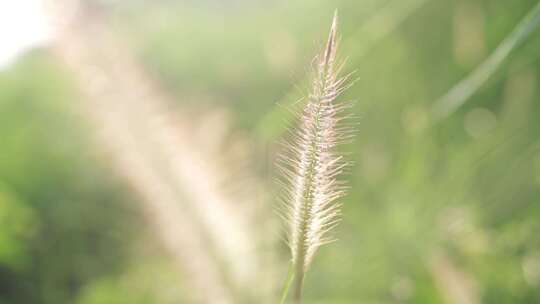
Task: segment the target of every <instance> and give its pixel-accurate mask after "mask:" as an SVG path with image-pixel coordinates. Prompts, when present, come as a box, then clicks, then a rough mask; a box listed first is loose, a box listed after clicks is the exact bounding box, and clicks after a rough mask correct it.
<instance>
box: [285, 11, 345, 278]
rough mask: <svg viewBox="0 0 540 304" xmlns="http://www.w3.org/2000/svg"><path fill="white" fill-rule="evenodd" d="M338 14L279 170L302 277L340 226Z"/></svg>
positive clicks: (290, 238)
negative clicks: (335, 229) (330, 234)
mask: <svg viewBox="0 0 540 304" xmlns="http://www.w3.org/2000/svg"><path fill="white" fill-rule="evenodd" d="M336 53H337V13H336V14H335V15H334V19H333V22H332V27H331V29H330V34H329V37H328V42H327V44H326V47H325V48H324V50H323V51H322V52H321V54H320V55H318V56H317V57H316V58H315V61H314V62H315V67H314V77H313V81H312V86H313V87H312V89H311V93H310V94H309V96H308V101H307V104H306V105H305V106H304V108H303V110H302V112H301V113H299V126H298V127H297V128H296V129H295V130H292V132H291V140H290V142H289V143H287V148H288V149H287V150H288V151H287V153H285V154H284V155H282V157H281V160H282V162H281V164H280V168H281V169H282V175H283V179H284V184H285V189H286V191H285V192H286V193H285V195H284V197H283V205H284V210H283V212H284V217H285V219H286V220H287V222H288V224H289V235H288V243H289V246H290V248H291V253H292V261H293V264H294V265H295V268H296V269H297V272H300V271H301V272H305V271H306V270H307V269H308V267H309V265H310V263H311V261H312V260H313V256H314V255H315V253H316V251H317V249H318V248H319V247H320V246H321V245H322V244H325V243H327V242H329V241H331V240H332V239H331V238H329V237H328V236H327V232H328V231H330V230H331V229H332V228H334V227H335V226H336V225H337V223H338V222H339V215H340V209H341V208H340V204H339V203H337V200H338V199H339V198H341V197H342V196H343V195H344V187H343V184H342V183H341V182H340V181H338V180H337V177H338V175H340V174H341V173H342V171H343V169H344V167H345V166H346V163H345V162H344V161H343V158H342V156H340V155H338V154H337V153H336V151H335V148H336V146H337V145H339V144H340V143H341V142H342V141H343V139H344V138H346V137H347V133H348V130H347V129H346V128H343V127H342V126H341V122H342V121H343V119H344V117H342V116H340V113H341V112H342V111H343V110H344V109H345V108H347V107H348V104H345V103H337V102H336V98H337V97H338V96H339V95H340V94H341V93H342V92H343V91H344V90H345V89H346V88H347V85H346V82H347V79H348V76H344V77H340V76H339V75H338V74H339V72H340V69H341V66H340V65H338V64H337V63H336Z"/></svg>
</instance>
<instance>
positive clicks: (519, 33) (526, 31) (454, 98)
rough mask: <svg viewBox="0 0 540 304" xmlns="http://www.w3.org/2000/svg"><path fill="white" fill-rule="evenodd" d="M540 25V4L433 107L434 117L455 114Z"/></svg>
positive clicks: (440, 117) (439, 117)
mask: <svg viewBox="0 0 540 304" xmlns="http://www.w3.org/2000/svg"><path fill="white" fill-rule="evenodd" d="M539 24H540V2H539V3H538V4H536V6H535V7H534V8H533V9H532V10H531V11H530V12H529V13H528V14H527V15H526V16H525V17H524V18H523V19H522V20H521V21H520V22H519V24H518V25H517V26H516V27H515V28H514V30H513V31H512V32H511V33H510V34H509V35H508V36H507V37H506V38H505V39H504V40H503V42H501V44H499V46H498V47H497V48H496V49H495V51H494V52H493V53H492V54H491V55H490V56H489V57H488V58H487V59H486V60H485V61H484V62H483V63H482V64H480V65H479V66H478V67H477V68H476V69H475V70H474V71H473V72H472V73H471V74H469V76H467V77H465V78H464V79H463V80H461V81H460V82H459V83H458V84H456V85H455V86H454V87H453V88H452V89H450V91H448V92H447V93H446V94H445V95H444V96H442V97H441V98H439V99H438V100H437V101H436V102H435V103H434V105H433V115H434V116H435V117H436V118H438V119H442V118H445V117H447V116H449V115H451V114H452V113H454V112H455V111H456V110H457V109H458V108H459V107H460V106H462V105H463V104H464V103H465V102H466V101H467V100H468V99H469V98H470V97H471V96H472V95H473V94H474V93H475V92H476V91H477V90H478V89H480V87H481V86H482V85H483V84H484V83H485V82H486V81H487V80H488V79H489V78H490V77H491V76H492V75H493V74H494V73H495V72H496V71H497V69H498V68H499V67H500V66H501V64H502V63H503V62H504V60H505V59H506V58H507V57H508V55H510V53H511V52H512V51H513V50H514V49H515V48H516V47H518V46H519V45H520V44H521V43H522V42H523V41H525V39H527V37H529V35H530V34H531V33H532V32H533V31H534V30H535V29H536V28H537V27H538V25H539Z"/></svg>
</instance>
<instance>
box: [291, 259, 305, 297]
mask: <svg viewBox="0 0 540 304" xmlns="http://www.w3.org/2000/svg"><path fill="white" fill-rule="evenodd" d="M297 268H298V267H297ZM301 268H302V271H299V272H298V271H297V276H296V277H295V280H294V294H293V301H294V304H300V303H301V302H302V288H303V287H304V270H303V266H302V267H301Z"/></svg>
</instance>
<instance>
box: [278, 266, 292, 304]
mask: <svg viewBox="0 0 540 304" xmlns="http://www.w3.org/2000/svg"><path fill="white" fill-rule="evenodd" d="M293 279H294V265H293V263H292V262H291V263H290V264H289V270H288V271H287V278H286V279H285V285H284V286H283V292H282V293H281V300H280V301H279V304H285V300H287V295H288V294H289V289H290V288H291V284H292V282H293Z"/></svg>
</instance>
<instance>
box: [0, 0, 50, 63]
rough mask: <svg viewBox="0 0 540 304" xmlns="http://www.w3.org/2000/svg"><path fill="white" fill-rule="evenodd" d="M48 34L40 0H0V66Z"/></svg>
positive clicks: (48, 29)
mask: <svg viewBox="0 0 540 304" xmlns="http://www.w3.org/2000/svg"><path fill="white" fill-rule="evenodd" d="M50 36H51V27H50V25H49V24H48V22H47V17H46V15H45V9H44V3H43V0H14V1H0V68H4V67H6V66H7V65H8V64H10V63H12V62H13V61H14V60H15V59H16V58H17V56H19V55H20V54H22V53H23V52H24V51H26V50H28V49H30V48H32V47H35V46H37V45H40V44H43V43H45V42H46V41H47V40H48V39H49V38H50Z"/></svg>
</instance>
